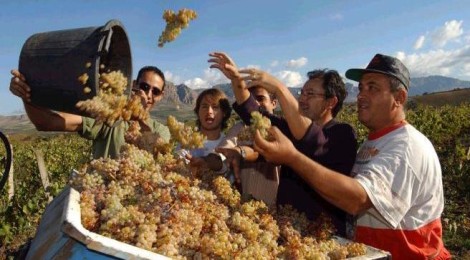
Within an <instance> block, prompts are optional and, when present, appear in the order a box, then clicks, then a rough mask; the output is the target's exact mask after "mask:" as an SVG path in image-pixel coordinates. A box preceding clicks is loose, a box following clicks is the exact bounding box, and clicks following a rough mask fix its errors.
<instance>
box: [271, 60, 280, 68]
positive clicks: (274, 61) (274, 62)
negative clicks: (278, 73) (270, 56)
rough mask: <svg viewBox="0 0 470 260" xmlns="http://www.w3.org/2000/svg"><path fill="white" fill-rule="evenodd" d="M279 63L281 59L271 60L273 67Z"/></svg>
mask: <svg viewBox="0 0 470 260" xmlns="http://www.w3.org/2000/svg"><path fill="white" fill-rule="evenodd" d="M277 65H279V61H277V60H273V61H272V62H271V64H269V66H271V67H276V66H277Z"/></svg>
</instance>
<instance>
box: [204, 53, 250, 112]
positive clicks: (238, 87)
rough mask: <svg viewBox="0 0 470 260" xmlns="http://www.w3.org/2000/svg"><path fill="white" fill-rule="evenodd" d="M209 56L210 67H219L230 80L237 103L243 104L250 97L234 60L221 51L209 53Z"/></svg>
mask: <svg viewBox="0 0 470 260" xmlns="http://www.w3.org/2000/svg"><path fill="white" fill-rule="evenodd" d="M209 56H211V57H212V58H211V59H209V62H211V63H212V64H211V65H210V68H216V69H219V70H220V71H221V72H222V73H223V74H224V75H225V77H227V78H228V79H229V80H230V81H231V82H232V90H233V94H234V95H235V99H236V101H237V104H243V102H245V101H246V100H247V99H248V98H249V97H250V91H248V89H247V88H246V84H245V81H244V80H243V79H242V77H241V75H240V73H238V69H237V65H236V64H235V62H234V61H233V60H232V59H231V58H230V57H229V56H228V55H227V54H225V53H223V52H213V53H209Z"/></svg>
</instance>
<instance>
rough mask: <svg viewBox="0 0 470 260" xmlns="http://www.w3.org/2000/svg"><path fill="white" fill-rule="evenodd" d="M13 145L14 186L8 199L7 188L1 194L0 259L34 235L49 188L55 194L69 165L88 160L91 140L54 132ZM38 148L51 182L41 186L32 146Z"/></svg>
mask: <svg viewBox="0 0 470 260" xmlns="http://www.w3.org/2000/svg"><path fill="white" fill-rule="evenodd" d="M9 139H11V140H10V142H11V143H12V146H13V160H14V161H13V167H14V172H13V175H14V189H15V193H14V196H13V197H12V198H11V200H8V195H7V188H8V187H4V189H3V190H1V191H0V192H1V197H0V243H1V244H0V259H1V258H2V257H1V256H13V255H15V253H17V251H18V250H19V249H20V248H21V246H23V245H24V244H25V243H26V242H28V240H30V239H31V238H32V237H34V234H35V232H36V227H37V225H38V224H39V221H40V219H41V216H42V214H43V212H44V209H45V207H46V205H47V204H48V202H49V201H48V196H47V193H46V192H48V193H49V194H50V195H52V196H56V195H58V194H59V192H60V191H61V190H62V189H63V188H64V186H65V184H66V182H67V181H68V177H69V175H70V173H71V171H72V169H78V167H80V166H81V165H82V164H83V163H85V162H86V161H89V159H90V152H91V143H90V142H89V141H87V140H85V139H83V138H81V137H79V136H78V135H76V134H57V135H53V136H50V135H49V136H46V137H39V138H36V139H34V140H15V138H14V137H13V138H12V137H9ZM38 149H39V150H41V151H42V153H43V158H44V161H45V165H46V168H47V172H48V173H49V181H50V186H49V188H48V189H47V190H45V189H44V187H43V185H42V181H41V178H40V175H39V168H38V164H37V159H36V153H35V150H38Z"/></svg>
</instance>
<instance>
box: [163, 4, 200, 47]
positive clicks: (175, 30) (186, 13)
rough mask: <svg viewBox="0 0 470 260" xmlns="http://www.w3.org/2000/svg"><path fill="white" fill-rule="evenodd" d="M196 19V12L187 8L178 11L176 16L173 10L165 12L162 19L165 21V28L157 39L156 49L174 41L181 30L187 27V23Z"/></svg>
mask: <svg viewBox="0 0 470 260" xmlns="http://www.w3.org/2000/svg"><path fill="white" fill-rule="evenodd" d="M196 17H197V13H196V11H194V10H191V9H187V8H183V9H181V10H179V11H178V14H176V13H175V12H173V10H165V11H164V12H163V19H165V22H166V26H165V29H164V30H163V32H162V34H161V35H160V37H158V47H163V45H165V43H167V42H171V41H174V40H175V39H176V37H178V35H179V34H180V33H181V30H182V29H184V28H186V27H188V25H189V22H190V21H191V20H194V19H196Z"/></svg>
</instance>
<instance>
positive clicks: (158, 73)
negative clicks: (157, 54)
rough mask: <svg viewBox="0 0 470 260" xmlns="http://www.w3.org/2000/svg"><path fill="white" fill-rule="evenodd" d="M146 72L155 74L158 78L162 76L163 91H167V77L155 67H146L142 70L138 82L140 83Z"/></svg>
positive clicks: (138, 75)
mask: <svg viewBox="0 0 470 260" xmlns="http://www.w3.org/2000/svg"><path fill="white" fill-rule="evenodd" d="M145 72H154V73H156V74H157V75H158V76H160V78H162V80H163V87H162V91H163V90H165V85H166V80H165V75H164V74H163V72H162V71H161V70H160V69H159V68H157V67H155V66H145V67H142V68H141V69H140V70H139V73H138V74H137V79H136V81H139V79H140V78H141V77H142V75H143V74H144V73H145Z"/></svg>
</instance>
